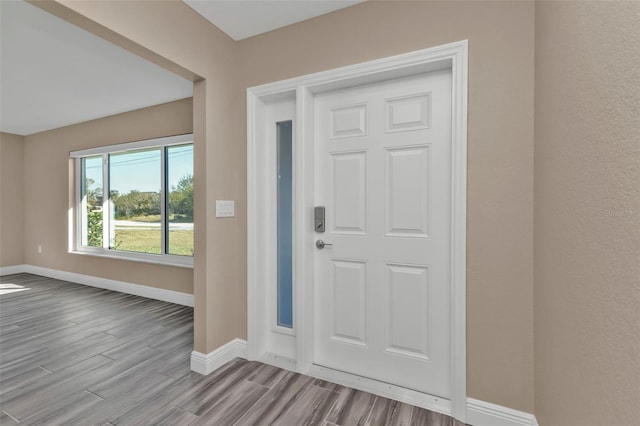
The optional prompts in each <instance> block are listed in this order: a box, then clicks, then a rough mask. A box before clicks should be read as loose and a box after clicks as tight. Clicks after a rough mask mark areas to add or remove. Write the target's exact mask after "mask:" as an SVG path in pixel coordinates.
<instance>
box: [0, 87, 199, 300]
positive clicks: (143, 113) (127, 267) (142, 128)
mask: <svg viewBox="0 0 640 426" xmlns="http://www.w3.org/2000/svg"><path fill="white" fill-rule="evenodd" d="M192 131H193V114H192V100H191V99H190V98H189V99H183V100H180V101H176V102H171V103H167V104H163V105H159V106H155V107H150V108H145V109H141V110H137V111H132V112H128V113H124V114H119V115H114V116H111V117H106V118H102V119H98V120H92V121H87V122H85V123H80V124H76V125H72V126H67V127H62V128H59V129H55V130H50V131H46V132H41V133H35V134H32V135H28V136H26V137H25V138H24V141H25V142H24V168H25V173H24V212H25V223H26V224H27V226H26V227H25V232H24V244H25V246H24V260H25V263H27V264H29V265H35V266H43V267H47V268H53V269H57V270H62V271H68V272H75V273H79V274H86V275H92V276H96V277H102V278H108V279H113V280H119V281H125V282H130V283H134V284H142V285H146V286H150V287H157V288H162V289H168V290H174V291H179V292H183V293H193V270H192V269H189V268H177V267H170V266H163V265H155V264H147V263H140V262H132V261H126V260H119V259H117V260H116V259H106V258H100V257H95V256H86V255H79V254H73V253H69V250H68V248H69V226H68V223H69V220H68V212H69V210H70V207H71V206H72V205H73V202H72V200H70V197H72V196H73V193H71V194H70V189H71V188H72V186H73V177H72V176H70V174H72V171H70V163H69V152H70V151H75V150H80V149H86V148H93V147H99V146H105V145H113V144H118V143H124V142H133V141H138V140H143V139H150V138H156V137H162V136H170V135H177V134H184V133H191V132H192ZM3 193H4V188H3ZM38 245H42V253H38V251H37V247H38Z"/></svg>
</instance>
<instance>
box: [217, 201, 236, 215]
mask: <svg viewBox="0 0 640 426" xmlns="http://www.w3.org/2000/svg"><path fill="white" fill-rule="evenodd" d="M235 215H236V202H235V201H233V200H216V217H234V216H235Z"/></svg>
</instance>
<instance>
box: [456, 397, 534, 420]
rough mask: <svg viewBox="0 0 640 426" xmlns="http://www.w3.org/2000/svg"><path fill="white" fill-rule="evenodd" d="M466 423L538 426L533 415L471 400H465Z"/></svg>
mask: <svg viewBox="0 0 640 426" xmlns="http://www.w3.org/2000/svg"><path fill="white" fill-rule="evenodd" d="M467 423H469V424H472V425H473V426H538V421H537V420H536V416H534V415H533V414H529V413H525V412H523V411H518V410H514V409H513V408H508V407H503V406H502V405H497V404H492V403H490V402H485V401H480V400H477V399H473V398H467Z"/></svg>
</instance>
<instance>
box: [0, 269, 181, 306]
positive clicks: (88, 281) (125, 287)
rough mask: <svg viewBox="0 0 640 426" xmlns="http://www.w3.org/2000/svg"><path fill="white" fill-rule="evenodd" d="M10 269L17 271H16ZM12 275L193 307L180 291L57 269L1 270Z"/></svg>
mask: <svg viewBox="0 0 640 426" xmlns="http://www.w3.org/2000/svg"><path fill="white" fill-rule="evenodd" d="M9 268H16V269H15V270H14V269H9ZM7 269H9V272H8V273H7V272H5V270H7ZM14 271H15V272H14ZM10 273H11V274H17V273H28V274H34V275H41V276H43V277H49V278H55V279H57V280H62V281H69V282H72V283H77V284H84V285H88V286H90V287H97V288H103V289H105V290H112V291H118V292H120V293H126V294H133V295H135V296H142V297H146V298H148V299H155V300H162V301H163V302H170V303H175V304H178V305H184V306H191V307H193V294H188V293H181V292H179V291H173V290H165V289H162V288H155V287H149V286H146V285H141V284H132V283H128V282H124V281H116V280H110V279H107V278H99V277H93V276H90V275H83V274H76V273H75V272H66V271H60V270H57V269H50V268H43V267H42V266H33V265H18V266H15V267H13V266H9V267H4V268H1V270H0V275H8V274H10Z"/></svg>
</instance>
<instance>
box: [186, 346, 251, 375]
mask: <svg viewBox="0 0 640 426" xmlns="http://www.w3.org/2000/svg"><path fill="white" fill-rule="evenodd" d="M234 358H243V359H246V358H247V341H246V340H242V339H233V340H232V341H230V342H227V343H225V344H224V345H222V346H220V347H219V348H218V349H216V350H214V351H212V352H209V353H208V354H203V353H201V352H198V351H193V352H191V371H194V372H196V373H198V374H203V375H207V374H210V373H212V372H214V371H215V370H217V369H218V368H220V367H222V366H223V365H225V364H226V363H228V362H229V361H231V360H233V359H234Z"/></svg>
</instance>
